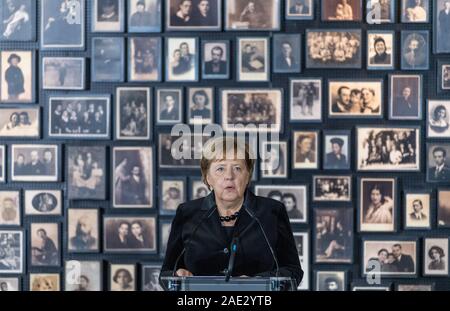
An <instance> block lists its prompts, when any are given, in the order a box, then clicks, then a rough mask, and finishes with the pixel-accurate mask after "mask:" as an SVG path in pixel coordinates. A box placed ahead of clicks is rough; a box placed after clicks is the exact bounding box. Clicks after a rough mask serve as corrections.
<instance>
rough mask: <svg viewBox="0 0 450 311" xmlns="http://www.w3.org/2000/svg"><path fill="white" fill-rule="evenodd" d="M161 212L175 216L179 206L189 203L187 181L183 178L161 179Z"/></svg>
mask: <svg viewBox="0 0 450 311" xmlns="http://www.w3.org/2000/svg"><path fill="white" fill-rule="evenodd" d="M159 189H160V193H159V197H160V198H161V199H160V200H159V212H160V214H167V215H175V212H176V210H177V208H178V206H179V205H180V204H182V203H184V202H186V201H187V195H186V179H185V178H182V177H160V178H159Z"/></svg>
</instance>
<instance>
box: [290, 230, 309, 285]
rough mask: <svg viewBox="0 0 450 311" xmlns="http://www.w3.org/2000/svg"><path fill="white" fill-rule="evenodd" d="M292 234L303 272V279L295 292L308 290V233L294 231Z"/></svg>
mask: <svg viewBox="0 0 450 311" xmlns="http://www.w3.org/2000/svg"><path fill="white" fill-rule="evenodd" d="M293 234H294V241H295V246H296V248H297V253H298V257H299V260H300V265H301V266H302V270H303V279H302V281H301V282H300V284H299V285H298V287H297V290H309V289H310V285H309V278H310V277H309V267H310V264H309V232H296V231H294V232H293Z"/></svg>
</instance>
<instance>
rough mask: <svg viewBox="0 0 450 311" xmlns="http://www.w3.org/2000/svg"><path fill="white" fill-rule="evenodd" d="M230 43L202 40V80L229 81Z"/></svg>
mask: <svg viewBox="0 0 450 311" xmlns="http://www.w3.org/2000/svg"><path fill="white" fill-rule="evenodd" d="M230 62H231V60H230V41H228V40H202V78H203V79H210V80H212V79H224V80H228V79H230Z"/></svg>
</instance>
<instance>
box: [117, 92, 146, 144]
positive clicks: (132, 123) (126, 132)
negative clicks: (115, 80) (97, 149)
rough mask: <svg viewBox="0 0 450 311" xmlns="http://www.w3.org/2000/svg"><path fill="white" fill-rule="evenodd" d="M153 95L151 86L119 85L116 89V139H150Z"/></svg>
mask: <svg viewBox="0 0 450 311" xmlns="http://www.w3.org/2000/svg"><path fill="white" fill-rule="evenodd" d="M151 96H152V92H151V90H150V88H149V87H118V88H117V89H116V123H115V128H116V139H118V140H149V139H150V136H151V121H152V114H151V110H150V104H151V102H152V97H151Z"/></svg>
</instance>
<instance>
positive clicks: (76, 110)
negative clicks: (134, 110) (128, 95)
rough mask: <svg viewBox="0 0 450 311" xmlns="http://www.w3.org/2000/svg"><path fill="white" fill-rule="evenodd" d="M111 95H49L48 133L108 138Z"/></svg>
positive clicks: (83, 137)
mask: <svg viewBox="0 0 450 311" xmlns="http://www.w3.org/2000/svg"><path fill="white" fill-rule="evenodd" d="M110 107H111V95H87V94H86V95H64V96H50V97H49V98H48V136H49V137H50V138H66V139H109V138H110V137H111V124H110V119H111V112H110V109H111V108H110Z"/></svg>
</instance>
